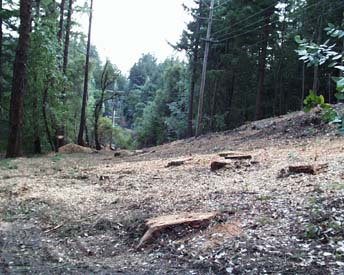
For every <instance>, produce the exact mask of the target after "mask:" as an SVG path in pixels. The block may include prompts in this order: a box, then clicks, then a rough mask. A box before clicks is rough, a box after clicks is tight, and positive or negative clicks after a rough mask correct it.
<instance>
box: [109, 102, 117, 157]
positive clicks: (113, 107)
mask: <svg viewBox="0 0 344 275" xmlns="http://www.w3.org/2000/svg"><path fill="white" fill-rule="evenodd" d="M115 108H116V105H115V102H114V101H112V128H111V136H110V149H111V150H113V149H114V148H112V140H113V128H114V126H115Z"/></svg>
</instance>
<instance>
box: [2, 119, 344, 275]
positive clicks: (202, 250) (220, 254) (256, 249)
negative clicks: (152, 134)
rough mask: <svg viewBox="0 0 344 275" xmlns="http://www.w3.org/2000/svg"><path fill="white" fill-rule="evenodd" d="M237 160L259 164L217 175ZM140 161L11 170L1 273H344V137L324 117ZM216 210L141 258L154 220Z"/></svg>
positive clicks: (8, 163) (250, 127)
mask: <svg viewBox="0 0 344 275" xmlns="http://www.w3.org/2000/svg"><path fill="white" fill-rule="evenodd" d="M228 150H234V151H240V152H245V153H249V154H251V155H252V156H253V159H252V160H243V161H233V163H232V164H230V165H229V166H228V167H226V168H225V169H221V170H218V171H216V172H212V171H210V162H211V161H212V160H213V159H217V158H218V156H217V153H219V152H222V151H228ZM140 153H141V154H139V155H132V154H131V153H128V152H125V153H122V154H121V155H120V156H118V157H114V154H113V152H105V151H104V152H100V153H88V154H73V155H49V156H45V157H39V158H20V159H16V160H0V273H1V274H48V273H50V274H136V275H141V274H142V275H143V274H147V275H148V274H199V275H204V274H319V275H320V274H344V237H343V236H344V229H343V228H344V196H343V195H344V169H343V167H344V138H343V137H341V136H339V135H337V134H336V130H335V129H333V128H331V127H329V126H326V125H324V124H322V123H321V122H320V120H319V117H318V115H317V114H314V113H313V114H307V115H305V114H303V113H296V114H291V115H288V116H285V117H280V118H275V119H269V120H263V121H260V122H256V123H252V124H247V125H244V126H242V127H241V128H239V129H237V130H235V131H230V132H226V133H219V134H212V135H207V136H204V137H201V138H199V139H188V140H183V141H178V142H174V143H171V144H166V145H163V146H159V147H155V148H150V149H148V150H147V151H145V152H140ZM180 157H187V158H190V159H189V160H188V161H187V162H186V163H185V164H184V165H181V166H178V167H166V166H167V164H168V163H169V162H170V161H171V160H175V159H178V158H180ZM313 163H327V164H328V169H327V170H326V171H325V172H322V173H320V174H318V175H307V174H288V173H287V168H288V166H289V165H295V164H313ZM283 169H284V170H283ZM209 211H210V212H211V211H217V212H219V213H220V215H219V217H218V218H217V219H215V220H213V221H211V222H210V223H209V224H201V225H199V226H187V227H185V226H177V227H173V228H170V229H168V230H163V231H162V232H160V233H158V234H156V235H155V236H154V238H153V239H152V240H150V242H149V243H147V245H146V246H144V247H143V248H140V249H136V246H137V244H138V242H139V240H140V238H141V237H142V235H143V234H144V231H145V227H144V222H145V220H146V219H147V218H151V217H156V216H159V215H166V214H167V215H169V214H179V213H185V212H209Z"/></svg>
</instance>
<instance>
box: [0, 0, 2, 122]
mask: <svg viewBox="0 0 344 275" xmlns="http://www.w3.org/2000/svg"><path fill="white" fill-rule="evenodd" d="M0 10H1V11H2V0H0ZM2 40H3V31H2V17H1V16H0V115H1V116H2V108H1V105H2V94H3V84H2V83H3V81H2V80H3V74H2V67H3V65H2Z"/></svg>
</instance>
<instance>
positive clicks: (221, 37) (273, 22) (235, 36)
mask: <svg viewBox="0 0 344 275" xmlns="http://www.w3.org/2000/svg"><path fill="white" fill-rule="evenodd" d="M321 2H324V0H321V1H319V2H317V4H320V3H321ZM342 5H343V3H341V4H339V5H338V6H336V9H338V8H340V7H341V6H342ZM313 6H314V5H310V6H308V7H307V8H306V9H307V10H308V9H309V8H311V7H313ZM304 11H305V10H302V11H300V12H296V13H294V15H295V14H301V12H302V13H304ZM329 12H330V11H328V12H327V13H329ZM327 13H326V14H327ZM278 22H281V21H280V20H279V19H277V20H275V21H272V22H269V23H268V24H264V25H260V26H257V27H256V28H253V29H250V30H247V31H245V32H243V33H237V34H235V33H236V32H237V30H236V31H233V32H230V33H227V34H226V35H229V36H227V37H223V36H225V35H222V36H220V37H218V38H217V39H218V41H217V43H220V42H222V41H225V40H229V39H233V38H237V37H240V36H243V35H245V34H248V33H251V32H254V31H256V30H258V29H260V28H263V27H265V26H267V25H270V24H275V23H278ZM255 23H258V21H257V22H255ZM251 25H254V24H251ZM245 28H246V27H244V28H241V30H244V29H245ZM233 34H234V35H233ZM231 35H232V36H231Z"/></svg>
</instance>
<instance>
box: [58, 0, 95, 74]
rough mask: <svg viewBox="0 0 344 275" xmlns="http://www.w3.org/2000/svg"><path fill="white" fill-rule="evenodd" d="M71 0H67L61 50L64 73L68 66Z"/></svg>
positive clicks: (71, 12)
mask: <svg viewBox="0 0 344 275" xmlns="http://www.w3.org/2000/svg"><path fill="white" fill-rule="evenodd" d="M73 1H74V0H69V5H68V15H67V25H66V37H65V43H64V50H63V66H62V71H63V74H64V75H66V73H67V66H68V54H69V41H70V31H71V28H72V14H73ZM92 1H93V0H92ZM60 24H61V23H60ZM62 24H63V22H62Z"/></svg>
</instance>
